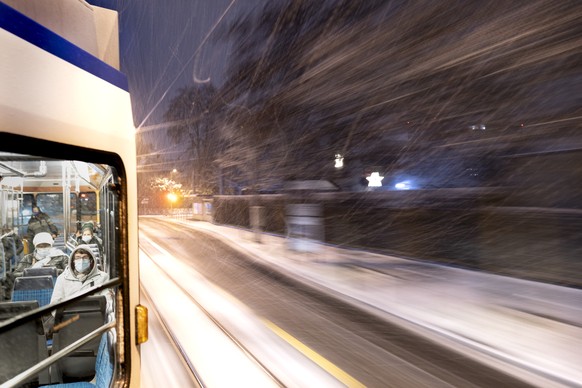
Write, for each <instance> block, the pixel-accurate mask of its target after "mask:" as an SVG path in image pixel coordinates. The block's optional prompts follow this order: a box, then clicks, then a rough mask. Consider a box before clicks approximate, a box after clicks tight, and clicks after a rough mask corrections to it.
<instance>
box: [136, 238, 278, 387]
mask: <svg viewBox="0 0 582 388" xmlns="http://www.w3.org/2000/svg"><path fill="white" fill-rule="evenodd" d="M141 255H144V256H145V257H144V259H147V260H150V261H151V263H152V264H153V265H154V266H155V267H156V270H157V271H158V272H159V273H162V274H164V276H165V277H167V279H169V280H170V281H171V282H172V283H173V285H174V286H175V287H176V288H177V289H179V290H180V291H181V292H182V293H183V295H184V296H186V297H187V299H188V300H189V302H190V303H192V305H194V306H195V307H196V309H197V310H199V311H200V312H201V313H202V314H203V315H204V316H205V318H207V319H208V320H209V321H210V322H212V324H213V325H215V327H216V328H218V330H220V332H221V333H223V335H224V336H225V337H226V338H228V339H229V341H230V342H231V343H232V344H233V345H234V346H235V347H236V348H237V349H239V350H240V351H241V352H242V353H243V354H244V355H245V356H246V357H247V358H248V359H249V360H251V361H252V362H253V363H254V364H255V365H256V366H257V367H258V368H259V369H261V370H262V372H263V373H264V374H265V375H266V376H268V378H269V379H270V380H271V381H272V382H273V383H274V385H276V386H279V387H284V386H285V384H283V383H282V382H281V381H280V380H279V379H278V378H277V376H275V375H274V373H272V372H271V371H270V370H269V368H268V367H267V366H266V365H264V363H262V362H261V361H260V360H259V358H258V357H257V356H255V355H254V354H253V353H252V352H251V351H250V350H249V349H248V348H247V347H246V346H245V345H244V344H243V343H242V342H241V341H239V340H238V339H237V337H236V336H235V335H234V334H233V333H232V332H231V331H230V330H229V329H228V328H227V327H225V325H223V324H222V323H221V322H220V321H219V320H218V319H216V318H215V317H214V316H213V314H211V313H210V312H209V311H208V310H207V309H206V308H205V307H204V306H203V305H202V304H201V303H199V302H198V300H196V298H195V297H194V296H192V295H191V294H190V292H189V290H188V289H186V288H185V287H184V286H183V285H182V284H181V283H180V282H179V281H177V280H175V278H174V276H173V275H172V273H171V272H170V271H168V270H166V268H164V266H163V265H160V263H159V262H158V261H157V260H156V256H159V255H165V252H163V251H162V250H161V249H160V247H159V246H157V244H155V243H154V242H152V241H151V240H150V239H149V238H148V237H147V236H146V235H145V234H143V233H142V234H141V236H140V256H141ZM142 283H143V282H142ZM142 291H143V292H144V295H145V296H146V298H147V299H148V302H150V303H151V304H152V305H153V306H154V307H155V306H156V301H155V298H153V297H152V296H151V295H150V294H149V293H148V291H147V289H146V288H145V287H144V286H143V285H142ZM154 310H155V313H154V314H155V315H156V318H157V319H159V321H160V322H161V323H162V326H163V328H164V331H165V332H166V333H167V336H168V339H170V340H171V341H172V344H173V346H174V347H175V349H176V351H177V352H178V353H179V355H180V358H181V359H182V360H183V362H184V363H185V365H187V367H188V369H189V371H190V373H191V374H192V376H193V382H194V383H195V385H196V386H199V387H207V386H209V385H208V384H207V383H206V382H205V379H204V378H203V377H202V373H200V371H199V370H197V368H196V367H195V366H194V362H193V361H192V360H191V359H190V356H189V355H188V352H187V351H186V350H185V349H184V347H183V345H182V344H181V343H180V340H179V338H178V336H177V335H176V334H175V332H174V330H173V328H172V324H171V323H170V322H168V320H167V319H165V318H164V317H163V316H162V315H161V314H160V313H159V311H158V310H157V308H156V307H155V308H154Z"/></svg>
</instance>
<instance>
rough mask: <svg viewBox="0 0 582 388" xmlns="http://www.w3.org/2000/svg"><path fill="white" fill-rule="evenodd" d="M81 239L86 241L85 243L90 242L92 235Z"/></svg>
mask: <svg viewBox="0 0 582 388" xmlns="http://www.w3.org/2000/svg"><path fill="white" fill-rule="evenodd" d="M81 239H82V240H83V241H84V242H85V243H87V244H88V243H89V241H91V236H83V237H81Z"/></svg>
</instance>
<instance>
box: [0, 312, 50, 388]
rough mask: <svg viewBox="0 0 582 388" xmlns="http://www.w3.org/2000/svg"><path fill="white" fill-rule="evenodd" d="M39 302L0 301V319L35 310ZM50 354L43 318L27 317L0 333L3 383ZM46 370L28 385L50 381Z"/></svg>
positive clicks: (27, 383) (29, 381)
mask: <svg viewBox="0 0 582 388" xmlns="http://www.w3.org/2000/svg"><path fill="white" fill-rule="evenodd" d="M38 307H39V305H38V302H37V301H25V302H2V303H0V322H2V321H4V320H7V319H11V318H13V317H15V316H17V315H19V314H23V313H26V312H28V311H31V310H35V309H37V308H38ZM47 357H48V348H47V344H46V336H45V334H44V328H43V325H42V319H41V318H40V317H36V318H32V319H30V318H29V319H27V320H26V321H23V322H21V323H19V324H18V325H17V326H14V327H12V328H10V329H8V330H5V331H2V332H1V333H0V384H2V383H4V382H6V381H7V380H9V379H11V378H13V377H14V376H16V375H18V374H20V373H21V372H23V371H25V370H26V369H28V368H30V367H32V366H33V365H36V364H38V363H39V362H41V361H43V360H44V359H46V358H47ZM49 382H50V380H49V373H48V370H47V369H45V370H43V371H41V372H40V373H39V374H38V375H37V376H35V377H32V378H31V379H30V380H28V381H26V382H25V385H32V386H34V385H37V384H48V383H49Z"/></svg>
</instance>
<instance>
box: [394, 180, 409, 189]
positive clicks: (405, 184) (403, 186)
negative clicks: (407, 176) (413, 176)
mask: <svg viewBox="0 0 582 388" xmlns="http://www.w3.org/2000/svg"><path fill="white" fill-rule="evenodd" d="M394 188H395V189H396V190H410V189H411V188H412V183H410V181H402V182H398V183H396V184H395V185H394Z"/></svg>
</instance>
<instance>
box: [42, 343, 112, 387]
mask: <svg viewBox="0 0 582 388" xmlns="http://www.w3.org/2000/svg"><path fill="white" fill-rule="evenodd" d="M113 371H114V366H113V361H112V358H111V346H110V343H109V339H108V334H107V333H104V334H103V335H102V336H101V342H99V350H98V351H97V359H96V362H95V377H94V379H93V380H94V381H95V382H94V383H93V382H92V381H79V382H73V383H63V384H52V385H46V386H43V387H47V388H50V387H66V388H77V387H78V388H85V387H87V388H95V387H96V388H109V386H110V384H111V379H112V378H113Z"/></svg>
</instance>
